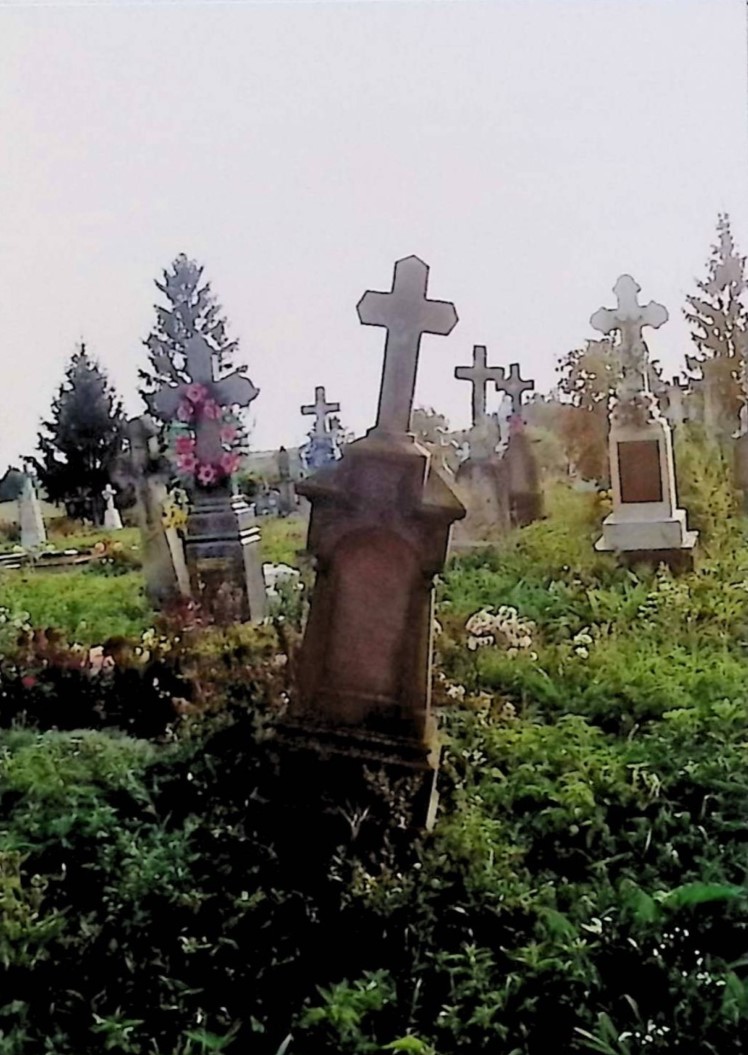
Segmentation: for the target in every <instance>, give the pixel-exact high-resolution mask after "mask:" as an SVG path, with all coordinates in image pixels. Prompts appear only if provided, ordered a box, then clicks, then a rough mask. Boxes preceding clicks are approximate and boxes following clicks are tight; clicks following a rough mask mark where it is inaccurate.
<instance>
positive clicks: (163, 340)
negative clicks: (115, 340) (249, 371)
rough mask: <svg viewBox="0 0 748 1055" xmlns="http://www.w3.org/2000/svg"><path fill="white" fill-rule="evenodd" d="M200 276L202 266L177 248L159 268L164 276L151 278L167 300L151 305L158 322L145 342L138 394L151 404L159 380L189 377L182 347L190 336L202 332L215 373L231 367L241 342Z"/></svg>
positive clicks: (185, 379) (171, 380)
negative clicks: (166, 264) (230, 331)
mask: <svg viewBox="0 0 748 1055" xmlns="http://www.w3.org/2000/svg"><path fill="white" fill-rule="evenodd" d="M202 276H203V268H202V267H201V266H200V265H199V264H198V263H197V262H196V261H195V260H190V259H189V258H188V257H187V256H186V255H185V254H184V253H180V254H179V256H177V257H176V258H175V259H174V261H173V262H172V264H171V268H170V269H169V270H165V271H164V272H163V281H161V282H159V281H158V279H156V280H155V284H156V287H157V289H158V290H159V291H160V292H161V293H162V294H163V295H164V297H165V298H166V300H167V302H168V305H167V306H166V307H163V306H160V305H158V304H156V305H154V308H155V310H156V325H155V327H154V328H153V330H152V331H151V333H150V334H149V335H148V337H147V338H146V340H145V341H144V342H143V343H144V344H145V346H146V347H147V349H148V360H149V362H148V366H147V367H146V368H145V369H141V370H140V379H141V382H142V389H141V395H142V396H143V398H144V399H145V401H146V403H147V404H148V406H149V407H151V400H152V397H153V395H154V394H155V393H156V392H157V391H158V389H159V388H161V387H162V385H164V384H168V383H169V382H171V383H175V382H183V381H187V380H188V375H187V373H186V369H185V368H186V362H185V357H184V351H185V345H186V343H187V341H188V340H189V339H190V338H191V337H194V336H196V335H198V334H199V335H201V336H202V337H204V338H205V340H206V341H207V343H208V344H209V345H210V347H211V348H212V349H213V351H214V352H215V358H214V362H215V370H216V376H217V377H220V375H221V374H222V373H227V372H228V371H229V370H231V369H232V368H233V367H232V359H233V355H234V353H235V351H236V349H237V347H238V343H239V342H238V341H232V340H229V337H228V334H227V333H226V319H225V317H224V316H223V315H222V314H221V305H220V304H219V303H218V302H217V301H216V298H215V296H214V295H213V293H212V292H211V288H210V283H209V282H203V281H202Z"/></svg>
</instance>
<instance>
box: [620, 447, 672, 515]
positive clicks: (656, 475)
mask: <svg viewBox="0 0 748 1055" xmlns="http://www.w3.org/2000/svg"><path fill="white" fill-rule="evenodd" d="M618 473H619V476H620V480H621V501H622V502H661V501H662V474H661V471H660V444H659V442H658V441H657V440H626V441H624V442H623V443H619V444H618Z"/></svg>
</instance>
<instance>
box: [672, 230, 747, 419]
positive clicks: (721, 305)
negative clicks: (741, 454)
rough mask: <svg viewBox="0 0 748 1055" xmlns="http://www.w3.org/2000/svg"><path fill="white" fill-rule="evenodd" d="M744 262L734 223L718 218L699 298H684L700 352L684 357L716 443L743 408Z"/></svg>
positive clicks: (697, 284) (744, 338)
mask: <svg viewBox="0 0 748 1055" xmlns="http://www.w3.org/2000/svg"><path fill="white" fill-rule="evenodd" d="M745 260H746V258H745V257H744V256H741V255H740V254H739V253H738V251H737V249H736V247H735V241H734V239H733V236H732V230H731V228H730V217H729V216H728V215H727V213H720V214H719V216H718V217H717V242H716V243H715V244H714V245H713V246H712V250H711V255H710V257H709V261H708V263H707V277H706V278H705V279H702V280H701V281H698V282H697V283H696V287H697V290H698V292H697V293H695V294H691V295H690V296H687V297H686V302H687V307H686V308H685V309H684V314H685V317H686V320H687V322H688V323H689V324H690V326H691V337H692V340H693V342H694V344H695V345H696V349H697V351H696V352H695V353H694V354H693V355H689V356H686V364H687V366H688V370H689V372H690V374H691V376H692V378H694V379H695V380H697V381H701V382H702V383H703V385H704V395H705V406H704V422H705V425H706V427H707V430H708V431H709V432H710V433H713V434H714V435H716V436H717V437H718V438H726V437H727V435H729V434H730V433H731V432H732V431H733V429H734V427H735V424H736V421H737V416H738V411H739V409H740V404H741V390H740V376H741V371H742V369H743V356H744V353H745V341H746V333H747V332H748V313H747V312H746V306H745V293H746V289H747V288H748V284H747V283H746V274H745Z"/></svg>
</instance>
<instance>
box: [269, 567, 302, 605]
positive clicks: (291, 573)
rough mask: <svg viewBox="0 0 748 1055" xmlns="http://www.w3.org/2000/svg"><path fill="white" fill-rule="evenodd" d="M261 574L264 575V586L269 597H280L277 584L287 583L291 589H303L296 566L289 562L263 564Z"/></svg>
mask: <svg viewBox="0 0 748 1055" xmlns="http://www.w3.org/2000/svg"><path fill="white" fill-rule="evenodd" d="M262 574H263V575H264V577H265V587H266V592H267V595H268V597H269V598H271V599H272V600H277V599H278V598H279V597H280V592H279V590H278V587H279V586H282V585H285V584H288V585H289V586H290V587H291V589H292V590H303V589H304V584H303V583H302V582H301V573H300V572H299V570H298V569H297V568H292V567H291V566H290V565H289V564H263V566H262Z"/></svg>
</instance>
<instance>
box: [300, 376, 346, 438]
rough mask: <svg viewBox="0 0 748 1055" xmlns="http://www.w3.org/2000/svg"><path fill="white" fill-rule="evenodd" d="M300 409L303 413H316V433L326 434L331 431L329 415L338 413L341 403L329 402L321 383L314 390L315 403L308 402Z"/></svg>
mask: <svg viewBox="0 0 748 1055" xmlns="http://www.w3.org/2000/svg"><path fill="white" fill-rule="evenodd" d="M300 410H301V413H302V414H305V415H309V414H313V415H314V429H313V432H314V435H315V436H324V435H325V434H326V433H327V432H329V429H328V427H327V415H328V414H336V413H337V412H338V411H339V410H340V403H328V402H327V396H326V393H325V388H324V385H319V386H318V387H317V388H315V390H314V403H307V404H305V405H304V406H302V407H301V408H300Z"/></svg>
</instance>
